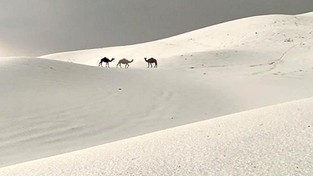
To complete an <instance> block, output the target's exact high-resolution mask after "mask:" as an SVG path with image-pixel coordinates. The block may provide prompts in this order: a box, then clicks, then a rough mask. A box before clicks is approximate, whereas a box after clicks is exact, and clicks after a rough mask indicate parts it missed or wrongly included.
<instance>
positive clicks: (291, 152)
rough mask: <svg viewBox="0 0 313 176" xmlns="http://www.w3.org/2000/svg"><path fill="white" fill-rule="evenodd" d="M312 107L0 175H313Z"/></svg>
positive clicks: (258, 113) (275, 110) (262, 113)
mask: <svg viewBox="0 0 313 176" xmlns="http://www.w3.org/2000/svg"><path fill="white" fill-rule="evenodd" d="M312 106H313V99H312V98H311V99H307V100H302V101H297V102H292V103H286V104H282V105H275V106H271V107H266V108H262V109H257V110H253V111H248V112H243V113H239V114H234V115H229V116H225V117H220V118H217V119H213V120H208V121H203V122H199V123H194V124H190V125H186V126H181V127H177V128H172V129H168V130H164V131H160V132H156V133H151V134H147V135H143V136H139V137H135V138H131V139H126V140H122V141H118V142H114V143H110V144H106V145H102V146H98V147H93V148H89V149H86V150H81V151H77V152H73V153H68V154H64V155H59V156H55V157H51V158H46V159H42V160H37V161H32V162H28V163H24V164H19V165H15V166H10V167H7V168H2V169H0V175H2V176H15V175H25V173H31V175H34V176H35V175H38V176H39V175H40V176H42V175H50V176H51V175H186V176H187V175H310V174H311V173H312V172H313V156H312V153H313V146H312V145H313V136H312V134H313V119H312V116H313V111H312ZM26 175H27V174H26Z"/></svg>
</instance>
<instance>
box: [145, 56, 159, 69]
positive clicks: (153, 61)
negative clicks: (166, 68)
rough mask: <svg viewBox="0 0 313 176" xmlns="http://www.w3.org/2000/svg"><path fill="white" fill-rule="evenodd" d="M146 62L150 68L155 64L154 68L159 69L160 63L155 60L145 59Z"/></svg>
mask: <svg viewBox="0 0 313 176" xmlns="http://www.w3.org/2000/svg"><path fill="white" fill-rule="evenodd" d="M145 61H146V62H148V68H149V67H150V66H151V68H152V64H153V63H154V68H157V67H158V61H157V60H156V59H154V58H150V59H147V58H145Z"/></svg>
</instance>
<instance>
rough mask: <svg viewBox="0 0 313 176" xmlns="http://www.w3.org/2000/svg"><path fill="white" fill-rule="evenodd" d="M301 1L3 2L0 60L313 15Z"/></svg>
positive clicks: (308, 0) (309, 3)
mask: <svg viewBox="0 0 313 176" xmlns="http://www.w3.org/2000/svg"><path fill="white" fill-rule="evenodd" d="M312 7H313V1H311V0H301V1H300V2H299V1H297V2H295V1H292V0H273V1H270V2H269V1H267V0H233V1H228V0H210V1H205V0H194V1H188V2H185V1H183V0H171V1H165V0H159V1H147V0H133V1H132V2H131V3H130V2H129V1H125V0H106V1H101V0H93V1H86V0H67V1H61V0H53V1H52V0H47V1H39V0H28V1H27V2H26V1H23V0H11V1H5V0H0V57H5V56H22V55H23V56H40V55H44V54H49V53H55V52H62V51H71V50H80V49H92V48H102V47H109V46H118V45H129V44H135V43H142V42H148V41H153V40H157V39H162V38H166V37H170V36H174V35H178V34H182V33H185V32H189V31H193V30H196V29H200V28H203V27H207V26H211V25H214V24H218V23H222V22H226V21H230V20H233V19H238V18H243V17H248V16H255V15H264V14H299V13H306V12H310V11H312V10H311V9H312Z"/></svg>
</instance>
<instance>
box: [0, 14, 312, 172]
mask: <svg viewBox="0 0 313 176" xmlns="http://www.w3.org/2000/svg"><path fill="white" fill-rule="evenodd" d="M312 46H313V15H312V14H311V13H309V14H303V15H297V16H286V15H269V16H258V17H251V18H246V19H240V20H235V21H232V22H228V23H224V24H220V25H216V26H212V27H208V28H204V29H200V30H197V31H194V32H190V33H186V34H183V35H179V36H175V37H171V38H168V39H163V40H159V41H155V42H149V43H143V44H138V45H132V46H121V47H112V48H104V49H95V50H85V51H73V52H66V53H58V54H52V55H48V56H42V57H40V58H6V59H3V58H1V59H0V97H1V101H0V122H1V123H0V139H1V143H0V167H5V166H9V165H13V164H17V163H21V162H26V161H30V160H34V159H39V158H45V157H49V156H53V155H58V154H63V153H66V152H72V151H75V150H81V149H84V148H88V147H94V146H96V145H101V144H106V143H109V142H113V141H117V140H122V139H126V138H130V137H135V136H138V135H143V134H147V133H151V132H156V131H159V130H164V129H168V128H172V127H177V126H181V125H186V124H189V123H193V122H197V121H202V120H208V119H211V120H208V121H205V122H203V123H202V122H201V123H199V124H198V125H199V129H200V128H206V129H208V130H209V131H206V132H205V133H210V134H218V133H219V129H218V128H217V127H218V125H217V124H219V123H220V122H221V123H223V124H224V123H225V128H223V130H224V131H223V130H222V132H223V135H224V136H223V137H221V136H217V138H214V140H215V141H214V143H213V144H211V143H210V144H208V143H207V141H205V140H204V141H203V138H201V135H202V132H199V133H197V131H198V130H197V129H198V125H191V126H185V127H181V128H180V127H179V128H177V129H173V130H172V129H170V130H167V131H165V132H160V133H155V134H151V135H146V136H143V137H138V138H133V139H129V140H125V141H126V143H127V145H126V144H125V141H120V142H116V143H111V144H107V145H103V146H101V147H100V148H91V149H87V150H84V151H82V154H84V153H85V151H89V152H88V153H86V154H84V156H80V154H77V157H76V156H75V157H74V155H76V154H75V153H72V154H69V155H68V156H67V154H64V155H62V156H60V157H64V160H63V159H61V160H62V161H61V160H60V159H59V158H56V160H55V161H57V162H61V163H63V164H64V163H66V164H65V165H64V166H62V167H61V166H57V165H54V164H52V165H51V167H55V168H60V171H61V170H62V171H64V172H65V175H68V174H66V172H67V171H71V170H75V168H74V169H73V167H74V166H73V167H72V166H71V165H69V164H68V163H67V160H68V159H69V160H72V157H74V158H78V159H77V163H76V164H77V169H81V167H80V166H81V165H80V164H82V165H84V166H83V167H86V170H84V169H83V171H86V175H88V173H87V172H95V173H97V174H98V173H99V172H100V170H97V169H96V168H97V167H93V166H96V165H93V163H90V165H89V164H87V163H86V162H89V161H93V160H98V159H97V158H95V157H100V156H101V157H104V160H99V163H98V165H99V167H100V165H102V164H101V163H102V162H103V165H105V167H106V170H103V169H101V172H102V171H103V173H104V174H107V175H110V174H114V173H118V172H119V171H120V172H123V173H122V175H124V174H125V173H126V172H127V171H128V173H129V175H138V174H139V175H140V173H137V174H133V173H134V172H135V171H136V168H137V167H139V165H141V166H140V169H139V168H138V172H139V171H142V172H148V171H151V172H152V170H150V168H154V169H153V170H154V171H156V172H158V174H161V173H162V172H163V171H164V174H165V175H166V173H168V174H174V172H176V171H175V169H176V167H174V166H173V165H171V164H169V162H170V161H173V163H172V164H175V161H177V162H181V163H183V162H182V161H184V162H185V165H184V166H185V169H188V168H189V169H191V168H190V167H194V169H197V168H198V169H199V170H197V171H195V170H192V169H191V170H190V171H193V173H194V174H196V175H197V172H199V173H203V174H204V173H208V174H209V173H210V172H211V171H212V173H213V172H214V171H216V172H217V171H218V170H217V169H218V168H220V169H222V167H225V169H224V170H225V172H226V173H231V172H230V171H231V169H233V168H237V169H234V174H235V173H236V172H238V174H240V173H241V171H242V172H243V171H251V173H252V172H253V171H255V172H254V173H256V174H257V173H261V171H263V172H262V173H266V172H268V173H272V174H273V175H275V172H276V171H275V170H274V169H271V168H268V170H266V169H265V170H262V167H260V166H261V163H263V168H266V167H270V165H269V164H268V163H267V162H265V161H266V160H265V159H264V158H263V159H262V158H254V156H261V154H264V153H266V152H268V153H273V154H274V153H275V152H276V153H277V154H279V152H277V150H278V149H276V148H275V147H276V146H277V144H278V142H279V141H280V142H284V141H285V143H284V145H283V146H284V147H287V148H288V146H289V147H292V146H291V145H292V144H294V143H289V142H290V141H289V142H288V141H286V140H285V138H286V136H288V135H289V134H290V133H289V131H288V130H283V129H285V127H284V126H288V125H294V127H293V128H295V129H296V132H295V133H294V136H292V137H293V139H295V138H297V139H298V138H299V141H301V140H303V141H302V142H303V145H302V144H301V145H302V146H307V145H309V143H306V142H310V140H311V138H310V136H309V135H308V134H307V133H305V134H306V135H307V139H308V140H306V138H302V136H300V135H299V134H300V132H299V130H300V129H302V126H299V125H302V124H306V123H310V121H309V122H306V120H307V116H306V113H308V114H309V113H310V111H308V112H306V111H305V110H306V107H307V106H308V104H310V102H311V101H304V103H300V104H299V103H292V104H295V106H299V107H300V108H302V106H304V107H303V108H304V110H303V112H302V111H301V112H299V113H296V112H295V115H296V116H297V117H298V118H297V119H298V121H297V122H298V123H295V122H294V121H293V120H294V119H292V117H291V114H290V113H291V111H289V109H290V107H291V105H283V106H274V107H272V108H266V109H264V110H257V111H253V112H251V113H252V115H251V118H252V119H251V124H250V123H247V122H249V120H248V119H249V118H250V116H249V115H245V114H249V112H248V113H243V114H241V113H238V112H242V111H247V110H251V109H255V108H260V107H264V106H269V105H275V104H279V103H284V102H289V101H294V100H299V99H304V98H308V97H313V84H312V82H313V57H312V56H313V47H312ZM103 56H106V57H109V58H113V57H114V58H116V60H118V59H121V58H124V57H125V58H128V59H134V62H133V63H131V64H130V68H129V69H117V68H115V66H116V64H117V61H113V62H112V63H110V65H111V67H113V68H110V69H106V68H99V67H94V66H97V65H98V62H99V60H100V59H101V58H102V57H103ZM144 57H155V58H157V59H158V61H159V68H158V69H147V68H146V67H147V63H145V62H144V60H143V58H144ZM276 108H277V109H280V110H277V111H276V110H275V109H276ZM284 108H286V109H285V110H283V109H284ZM263 111H264V113H263ZM284 111H286V114H284ZM256 112H258V113H256ZM287 112H289V113H287ZM232 113H238V114H236V115H231V116H228V117H223V118H218V117H220V116H224V115H228V114H232ZM262 114H263V115H262ZM302 115H303V117H302ZM248 116H249V117H248ZM270 117H272V118H273V120H275V119H277V120H276V121H275V122H273V123H272V121H271V120H270V119H271V118H270ZM213 118H216V119H213ZM283 118H286V120H284V121H283V120H282V121H281V124H282V127H281V128H279V129H277V128H276V126H278V124H279V120H281V119H283ZM288 119H290V120H288ZM262 120H263V121H262ZM259 121H262V123H263V124H268V125H267V126H266V129H265V131H258V130H261V129H262V128H256V127H255V128H254V126H253V124H254V123H255V124H256V123H259ZM237 123H238V124H237ZM201 124H203V125H201ZM230 124H232V125H233V126H232V127H230V126H229V125H230ZM237 125H239V126H237ZM251 125H252V126H251ZM189 128H190V129H189ZM186 129H189V131H194V132H192V133H190V136H189V137H188V136H187V134H185V132H183V131H184V130H186ZM176 130H177V131H176ZM181 130H182V131H181ZM245 130H250V131H245ZM254 130H256V131H254ZM228 131H229V132H228ZM181 132H182V134H181V135H180V133H181ZM245 132H246V133H247V135H249V134H250V136H245V135H244V133H245ZM276 134H277V135H276ZM188 135H189V134H188ZM266 135H268V136H266ZM296 135H299V136H296ZM157 136H158V138H159V141H160V145H156V144H154V143H153V141H154V138H155V137H157ZM180 136H181V137H182V139H179V140H178V139H176V138H180ZM209 136H210V135H209ZM276 136H277V137H276ZM244 137H247V138H244ZM263 137H267V138H263ZM311 137H312V136H311ZM185 138H186V140H185ZM236 138H238V139H241V138H242V140H244V141H243V142H242V143H241V142H240V140H239V141H236V140H234V139H236ZM250 138H251V139H250ZM174 139H175V140H174ZM191 139H192V140H194V141H195V145H196V144H201V145H199V147H200V146H207V149H208V150H206V148H197V147H194V146H192V145H190V150H191V151H190V152H193V153H189V154H188V153H184V152H185V151H186V150H187V149H186V147H187V146H188V145H189V144H188V141H190V140H191ZM265 139H268V140H269V142H268V144H266V145H265V144H264V145H263V146H264V148H263V146H261V145H259V143H258V141H259V142H260V144H263V143H266V141H265ZM274 139H277V140H278V141H274ZM162 140H163V142H161V141H162ZM242 140H241V141H242ZM305 140H306V141H305ZM127 141H128V142H127ZM133 141H135V142H133ZM179 141H181V143H182V145H181V146H180V143H179ZM197 141H198V142H197ZM201 141H203V143H201ZM311 141H312V140H311ZM154 142H157V141H154ZM166 142H168V145H169V146H172V147H171V148H166V145H165V144H166ZM175 142H178V143H175ZM230 142H232V144H231V145H233V146H232V147H233V149H232V148H231V147H230V149H229V152H230V153H227V152H228V151H227V150H228V149H227V146H229V145H230V144H229V143H230ZM128 143H129V144H128ZM135 143H138V146H137V147H136V146H135ZM271 143H272V144H273V146H274V147H273V150H271V148H268V147H269V145H271ZM122 144H123V145H124V144H125V146H123V145H122ZM152 144H153V145H152ZM161 144H163V145H161ZM219 144H220V146H219ZM116 145H117V146H118V147H117V146H116ZM145 145H146V147H145ZM247 145H249V146H250V145H252V146H254V147H251V148H253V149H256V148H257V147H259V148H258V149H259V150H256V151H255V153H253V152H252V150H248V151H251V152H246V150H245V149H246V148H247ZM301 145H299V146H297V145H294V146H295V147H299V148H300V147H302V146H301ZM153 146H155V147H158V148H157V149H158V150H160V153H158V152H156V151H155V150H154V148H153ZM162 146H163V147H165V148H163V149H161V148H162ZM235 146H236V147H237V149H236V150H238V155H236V156H234V158H235V159H236V158H238V157H239V158H243V159H242V160H240V159H239V161H238V165H236V163H229V162H232V160H229V157H231V156H233V155H228V154H231V153H233V154H234V155H235V154H236V153H237V152H235V148H234V147H235ZM277 147H278V146H277ZM135 148H138V151H137V150H136V151H133V150H134V149H135ZM94 149H96V150H95V151H92V150H94ZM113 149H114V150H113ZM176 149H177V151H176V152H174V151H175V150H176ZM202 149H203V151H202ZM222 149H223V150H225V152H224V153H226V154H225V155H226V158H225V160H222V158H223V156H224V155H223V154H221V152H220V150H222ZM263 149H264V151H263ZM265 149H266V150H265ZM297 149H298V148H297ZM209 150H210V151H213V153H214V152H215V154H214V155H210V156H207V158H205V157H206V155H204V156H203V157H204V158H203V159H200V160H199V161H198V162H200V165H197V166H196V165H195V164H197V162H193V161H196V160H193V159H195V158H198V157H200V155H201V156H202V153H206V152H207V153H208V152H209ZM148 151H150V152H148ZM187 151H188V150H187ZM93 152H94V153H97V152H99V153H101V155H99V156H93V155H92V154H91V153H93ZM123 152H124V153H123ZM128 152H130V153H129V154H131V153H136V152H139V153H138V154H142V155H143V156H142V158H144V160H140V161H138V163H137V164H136V163H133V162H132V160H131V161H130V160H128V159H129V158H128V159H127V157H130V156H127V155H126V154H127V153H128ZM305 152H306V151H300V152H299V153H300V154H302V155H305V154H306V153H305ZM78 153H80V151H78ZM149 153H150V154H151V153H152V154H153V153H155V154H156V155H152V156H151V157H148V154H149ZM89 154H90V157H89V159H88V155H89ZM109 154H110V155H109ZM173 154H175V155H174V156H173V160H171V159H170V157H171V156H172V155H173ZM300 154H299V156H300ZM106 155H107V156H106ZM302 155H301V156H302ZM175 156H176V157H175ZM180 156H182V158H180V159H179V157H180ZM105 157H108V158H105ZM188 157H189V159H190V160H189V159H188ZM271 157H274V155H271ZM280 157H285V156H280V155H279V156H278V158H280ZM297 157H298V156H297ZM109 158H111V163H110V164H108V163H106V162H109ZM112 158H113V159H112ZM121 158H125V160H123V159H121ZM192 158H193V159H192ZM210 158H211V159H212V160H214V158H216V161H220V162H213V161H212V162H210V163H211V164H207V163H206V166H205V167H203V168H202V167H200V166H201V161H203V162H207V161H211V160H210ZM249 158H250V159H251V160H252V159H255V160H257V159H260V160H259V163H257V164H258V166H259V167H258V166H256V169H255V168H253V169H255V170H249V169H247V168H246V169H243V170H240V169H238V168H240V166H241V165H242V166H246V167H248V166H247V165H244V162H248V161H249V160H248V159H249ZM227 159H228V160H229V161H227V162H226V160H227ZM280 159H281V164H284V163H290V162H293V161H291V160H290V158H286V157H285V158H280ZM269 160H273V161H276V160H275V159H274V158H269ZM41 161H42V162H43V163H45V162H54V159H52V161H49V159H48V160H38V161H36V162H35V163H36V165H37V166H31V167H34V170H33V171H34V173H32V174H31V175H36V173H37V172H38V174H39V173H40V174H39V175H44V174H43V172H42V171H46V170H47V169H44V167H47V168H48V167H49V165H50V164H38V163H40V162H41ZM128 161H129V162H128ZM253 161H254V160H253ZM306 161H307V160H306ZM134 162H135V161H134ZM136 162H137V161H136ZM140 162H143V163H140ZM154 162H158V163H154ZM79 163H80V164H79ZM119 163H121V164H123V165H121V164H119ZM127 163H129V165H127ZM188 163H189V164H188ZM223 163H224V164H223ZM158 164H159V165H158ZM202 164H203V163H202ZM218 164H220V165H219V166H218ZM110 165H112V166H110ZM113 165H116V169H115V168H114V167H113ZM160 165H162V166H163V167H164V168H162V167H160ZM272 165H273V163H272ZM41 166H43V168H42V171H40V169H38V170H37V169H36V168H38V167H41ZM67 166H68V168H66V167H67ZM251 166H252V164H251ZM276 166H277V167H278V165H276ZM15 167H18V168H19V169H17V168H16V169H15ZM20 167H23V169H26V170H27V169H29V168H28V164H26V165H25V168H24V165H20V166H19V165H17V166H12V168H14V169H13V171H16V172H17V173H19V172H18V171H20V174H22V173H25V172H26V173H27V172H28V171H26V170H25V172H24V171H23V169H22V170H20ZM122 167H125V168H124V169H123V168H122ZM177 167H178V166H177ZM181 167H183V165H181ZM253 167H254V166H253ZM88 168H89V169H88ZM100 168H101V167H100ZM126 168H130V169H129V170H127V169H126ZM131 168H132V169H133V170H132V169H131ZM177 169H178V168H177ZM293 169H294V168H293ZM293 169H291V168H289V169H287V170H289V171H290V172H296V170H293ZM308 169H310V168H308ZM5 170H6V169H5ZM5 170H1V172H0V175H1V173H4V171H5ZM2 171H3V172H2ZM11 171H12V170H11ZM76 171H77V175H79V174H78V172H79V171H80V170H76ZM76 171H75V172H76ZM124 171H125V172H124ZM185 171H186V170H184V169H181V170H177V172H178V175H183V174H186V175H188V172H185ZM222 171H223V170H221V172H220V173H222ZM280 171H282V169H279V168H278V169H277V172H280ZM297 171H299V173H300V172H305V171H306V169H304V168H301V167H299V169H298V170H297ZM51 172H52V174H55V173H58V171H56V170H53V169H52V170H51ZM73 172H74V171H73ZM8 174H9V175H10V174H13V173H8ZM73 174H74V173H73ZM147 174H148V173H146V174H144V175H147ZM151 174H153V172H152V173H151ZM300 174H301V173H300ZM304 174H305V173H304ZM47 175H49V173H48V172H47ZM148 175H149V174H148ZM161 175H163V174H161Z"/></svg>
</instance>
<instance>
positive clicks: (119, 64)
mask: <svg viewBox="0 0 313 176" xmlns="http://www.w3.org/2000/svg"><path fill="white" fill-rule="evenodd" d="M133 61H134V59H132V60H131V61H129V60H127V59H125V58H124V59H121V60H119V61H118V63H117V65H116V68H118V66H120V68H122V66H121V65H122V64H125V68H128V67H129V63H132V62H133Z"/></svg>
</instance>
